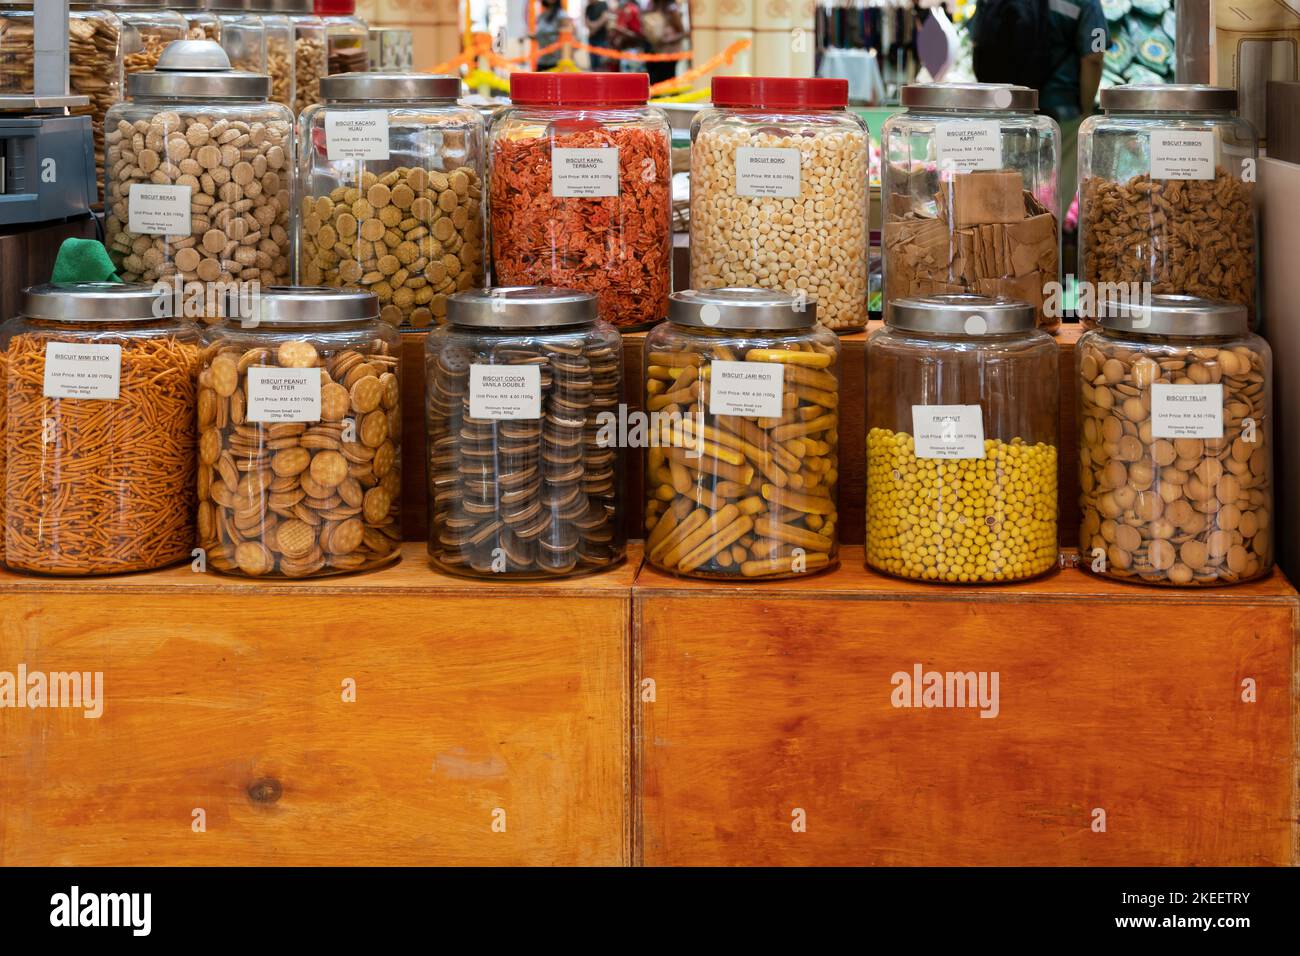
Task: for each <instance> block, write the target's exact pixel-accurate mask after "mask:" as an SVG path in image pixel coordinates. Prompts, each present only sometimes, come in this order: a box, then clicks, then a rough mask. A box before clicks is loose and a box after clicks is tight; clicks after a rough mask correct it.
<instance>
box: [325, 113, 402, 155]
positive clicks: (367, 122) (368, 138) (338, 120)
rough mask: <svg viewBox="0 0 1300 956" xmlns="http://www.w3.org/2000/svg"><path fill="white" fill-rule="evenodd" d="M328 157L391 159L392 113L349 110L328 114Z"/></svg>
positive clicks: (326, 115) (326, 136)
mask: <svg viewBox="0 0 1300 956" xmlns="http://www.w3.org/2000/svg"><path fill="white" fill-rule="evenodd" d="M325 156H326V158H327V159H329V160H330V161H331V162H333V161H334V160H339V159H388V113H387V112H385V111H384V110H348V111H347V112H339V113H333V112H327V113H326V114H325Z"/></svg>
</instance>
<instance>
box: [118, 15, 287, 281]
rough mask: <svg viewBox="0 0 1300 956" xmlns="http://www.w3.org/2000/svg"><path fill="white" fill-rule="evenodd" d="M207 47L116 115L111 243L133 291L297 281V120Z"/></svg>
mask: <svg viewBox="0 0 1300 956" xmlns="http://www.w3.org/2000/svg"><path fill="white" fill-rule="evenodd" d="M269 88H270V80H269V79H268V78H267V76H266V75H265V74H261V75H257V74H252V73H239V72H235V71H233V70H231V69H230V61H229V59H227V57H226V55H225V53H224V52H222V48H221V47H219V46H218V45H217V44H215V43H213V42H211V41H209V40H183V41H180V42H178V43H174V44H172V45H171V46H170V47H168V49H167V52H166V53H165V54H164V55H163V58H162V59H161V60H160V61H159V63H158V69H157V70H156V71H154V72H152V73H138V74H136V75H135V76H132V77H130V79H129V82H128V90H129V92H130V94H131V96H132V99H131V100H130V101H129V102H125V103H119V104H118V105H117V106H115V107H113V109H111V110H110V111H109V114H108V118H107V121H106V123H107V128H108V130H109V132H108V134H107V136H106V144H107V154H106V157H105V160H106V162H107V164H108V168H107V169H106V170H105V183H104V197H105V198H104V203H105V232H106V235H107V240H106V245H107V246H108V251H109V254H110V255H111V256H112V259H113V264H114V266H116V268H117V271H118V274H119V275H120V276H121V277H122V278H123V279H124V280H126V281H127V282H146V283H152V282H155V281H157V280H158V279H171V278H172V277H173V276H179V277H180V278H181V279H182V280H184V281H185V282H190V281H194V280H198V281H201V282H225V283H234V282H239V283H249V282H259V283H260V284H261V285H264V286H269V285H275V284H277V283H283V282H287V281H288V280H289V264H290V263H289V225H290V223H289V216H290V213H291V211H292V208H293V206H292V195H291V193H292V191H293V190H294V189H295V188H296V187H295V184H294V182H293V175H292V172H293V169H292V166H293V161H292V157H293V116H292V114H291V113H290V111H289V109H288V108H287V107H284V106H280V105H279V104H275V103H269V102H267V100H266V96H267V92H268V90H269Z"/></svg>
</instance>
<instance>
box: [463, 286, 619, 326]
mask: <svg viewBox="0 0 1300 956" xmlns="http://www.w3.org/2000/svg"><path fill="white" fill-rule="evenodd" d="M447 321H448V322H450V323H451V324H452V325H460V326H466V327H469V328H476V329H543V328H561V327H563V326H566V325H588V324H590V323H592V322H595V321H596V296H595V295H594V294H593V293H591V292H582V291H581V290H579V289H564V288H560V287H558V286H500V287H498V288H495V289H468V290H466V291H464V292H455V293H453V294H451V295H449V296H448V297H447Z"/></svg>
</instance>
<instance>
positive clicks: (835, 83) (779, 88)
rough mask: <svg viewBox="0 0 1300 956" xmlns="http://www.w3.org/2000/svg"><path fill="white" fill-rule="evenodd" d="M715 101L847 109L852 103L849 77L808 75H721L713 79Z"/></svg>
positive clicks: (744, 105) (752, 106)
mask: <svg viewBox="0 0 1300 956" xmlns="http://www.w3.org/2000/svg"><path fill="white" fill-rule="evenodd" d="M713 105H714V106H730V107H739V108H741V109H746V108H748V109H765V108H774V107H775V108H782V109H783V108H800V107H802V108H804V109H816V110H831V109H843V108H844V107H846V106H848V105H849V81H848V80H832V79H823V78H821V77H806V76H805V77H789V76H718V77H715V78H714V80H713Z"/></svg>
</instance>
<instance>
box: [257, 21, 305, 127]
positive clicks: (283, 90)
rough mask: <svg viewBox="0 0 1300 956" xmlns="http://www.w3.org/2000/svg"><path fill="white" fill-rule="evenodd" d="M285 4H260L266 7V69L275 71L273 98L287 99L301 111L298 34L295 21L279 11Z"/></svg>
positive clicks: (282, 101) (264, 23) (278, 101)
mask: <svg viewBox="0 0 1300 956" xmlns="http://www.w3.org/2000/svg"><path fill="white" fill-rule="evenodd" d="M283 7H284V3H283V0H260V3H259V4H258V8H259V9H260V10H262V11H263V12H262V29H263V30H264V31H265V33H266V72H267V73H269V74H271V100H272V102H275V103H283V104H284V105H285V106H287V107H289V108H290V109H292V110H294V112H297V109H296V108H295V106H294V104H295V103H296V102H297V93H296V91H295V89H294V80H295V77H296V75H297V70H296V67H295V64H294V51H295V49H296V39H297V37H296V31H295V30H294V24H293V21H292V20H290V19H289V18H288V17H287V16H285V15H284V14H283V13H277V12H275V11H278V10H281V9H282V8H283Z"/></svg>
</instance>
